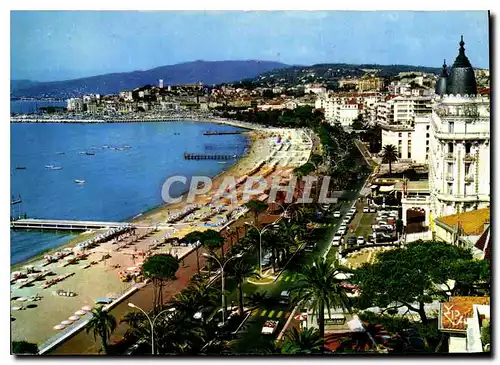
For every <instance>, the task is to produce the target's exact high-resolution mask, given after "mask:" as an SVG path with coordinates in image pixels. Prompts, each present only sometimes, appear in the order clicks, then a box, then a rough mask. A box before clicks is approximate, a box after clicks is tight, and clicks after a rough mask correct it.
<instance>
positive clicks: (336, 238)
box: [332, 236, 340, 246]
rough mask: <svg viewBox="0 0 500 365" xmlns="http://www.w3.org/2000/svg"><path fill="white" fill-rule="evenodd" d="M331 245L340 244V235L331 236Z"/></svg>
mask: <svg viewBox="0 0 500 365" xmlns="http://www.w3.org/2000/svg"><path fill="white" fill-rule="evenodd" d="M332 246H340V237H339V236H335V237H333V240H332Z"/></svg>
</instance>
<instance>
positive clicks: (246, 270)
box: [228, 260, 260, 316]
mask: <svg viewBox="0 0 500 365" xmlns="http://www.w3.org/2000/svg"><path fill="white" fill-rule="evenodd" d="M228 271H229V275H231V276H232V277H233V278H234V279H235V280H236V284H237V286H238V306H239V308H238V312H239V314H240V316H241V315H243V281H244V280H245V279H246V278H250V277H257V278H258V277H260V275H259V274H258V273H257V272H255V270H254V268H253V267H252V265H250V264H249V263H248V262H247V261H245V260H237V261H235V262H234V263H233V264H232V265H231V266H230V267H229V270H228Z"/></svg>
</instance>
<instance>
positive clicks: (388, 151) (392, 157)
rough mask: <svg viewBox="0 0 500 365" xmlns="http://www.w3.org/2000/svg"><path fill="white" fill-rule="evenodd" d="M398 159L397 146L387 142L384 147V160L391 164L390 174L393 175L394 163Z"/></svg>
mask: <svg viewBox="0 0 500 365" xmlns="http://www.w3.org/2000/svg"><path fill="white" fill-rule="evenodd" d="M397 160H398V154H397V150H396V146H394V145H393V144H387V145H385V146H384V148H383V149H382V161H383V162H385V163H388V164H389V175H392V163H393V162H396V161H397Z"/></svg>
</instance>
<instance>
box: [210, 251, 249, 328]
mask: <svg viewBox="0 0 500 365" xmlns="http://www.w3.org/2000/svg"><path fill="white" fill-rule="evenodd" d="M203 256H205V257H211V258H212V259H214V260H215V261H217V263H218V264H219V265H220V270H221V271H220V275H221V278H222V280H221V281H222V295H221V298H222V325H224V312H225V310H226V300H225V299H226V297H225V295H224V267H226V264H227V263H228V262H229V261H231V260H232V259H236V258H240V257H242V256H243V254H241V253H239V254H236V255H234V256H233V257H230V258H229V259H227V260H226V262H224V263H222V262H220V260H219V259H218V258H217V257H215V256H213V255H210V254H208V253H206V252H204V253H203Z"/></svg>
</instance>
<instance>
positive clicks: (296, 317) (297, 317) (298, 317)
mask: <svg viewBox="0 0 500 365" xmlns="http://www.w3.org/2000/svg"><path fill="white" fill-rule="evenodd" d="M293 318H294V319H295V320H297V321H305V320H306V319H307V315H305V314H297V315H296V316H295V317H293Z"/></svg>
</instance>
